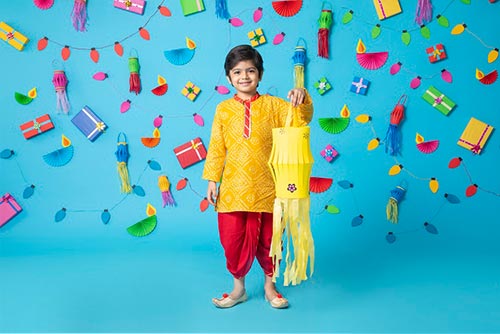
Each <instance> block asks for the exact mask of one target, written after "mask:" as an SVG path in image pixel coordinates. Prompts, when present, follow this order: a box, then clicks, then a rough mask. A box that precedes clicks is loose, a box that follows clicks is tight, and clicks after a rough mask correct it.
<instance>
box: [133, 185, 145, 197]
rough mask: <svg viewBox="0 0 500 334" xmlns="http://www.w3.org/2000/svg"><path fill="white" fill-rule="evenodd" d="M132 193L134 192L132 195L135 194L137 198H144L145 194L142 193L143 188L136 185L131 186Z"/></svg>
mask: <svg viewBox="0 0 500 334" xmlns="http://www.w3.org/2000/svg"><path fill="white" fill-rule="evenodd" d="M132 191H133V192H134V194H136V195H137V196H139V197H144V196H146V192H145V191H144V188H143V187H141V186H138V185H136V184H134V185H133V186H132Z"/></svg>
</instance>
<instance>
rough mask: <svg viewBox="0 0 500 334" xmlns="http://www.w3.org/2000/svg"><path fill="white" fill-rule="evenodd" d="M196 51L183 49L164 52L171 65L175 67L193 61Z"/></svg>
mask: <svg viewBox="0 0 500 334" xmlns="http://www.w3.org/2000/svg"><path fill="white" fill-rule="evenodd" d="M194 50H195V49H189V48H181V49H174V50H167V51H164V52H163V54H164V55H165V58H166V59H167V60H168V62H169V63H171V64H173V65H186V64H187V63H189V62H190V61H191V59H193V56H194Z"/></svg>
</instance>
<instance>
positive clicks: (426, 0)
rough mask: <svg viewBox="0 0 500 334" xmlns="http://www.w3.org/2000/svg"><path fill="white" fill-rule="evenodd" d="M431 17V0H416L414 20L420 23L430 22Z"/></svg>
mask: <svg viewBox="0 0 500 334" xmlns="http://www.w3.org/2000/svg"><path fill="white" fill-rule="evenodd" d="M431 19H432V4H431V0H418V4H417V12H416V13H415V22H417V23H418V25H422V24H425V23H428V22H430V21H431Z"/></svg>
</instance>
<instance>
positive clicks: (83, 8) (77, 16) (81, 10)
mask: <svg viewBox="0 0 500 334" xmlns="http://www.w3.org/2000/svg"><path fill="white" fill-rule="evenodd" d="M71 21H72V22H73V27H75V29H76V31H85V25H86V23H87V0H75V2H74V4H73V11H72V12H71Z"/></svg>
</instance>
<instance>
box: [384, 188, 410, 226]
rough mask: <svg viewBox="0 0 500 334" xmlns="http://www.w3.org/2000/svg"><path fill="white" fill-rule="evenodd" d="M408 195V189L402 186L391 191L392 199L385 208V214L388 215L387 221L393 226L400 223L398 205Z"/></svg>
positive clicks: (390, 198)
mask: <svg viewBox="0 0 500 334" xmlns="http://www.w3.org/2000/svg"><path fill="white" fill-rule="evenodd" d="M405 193H406V189H405V188H403V187H402V186H397V187H396V188H394V189H393V190H391V197H389V201H388V202H387V206H386V208H385V212H386V215H387V220H388V221H390V222H391V223H393V224H397V223H398V216H399V209H398V203H399V202H400V201H401V200H402V199H403V197H404V195H405Z"/></svg>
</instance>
